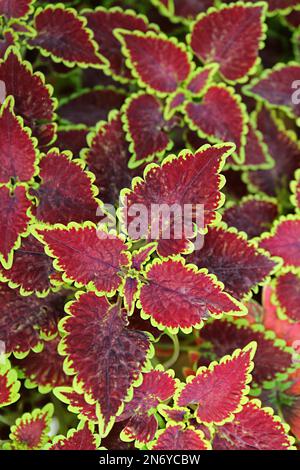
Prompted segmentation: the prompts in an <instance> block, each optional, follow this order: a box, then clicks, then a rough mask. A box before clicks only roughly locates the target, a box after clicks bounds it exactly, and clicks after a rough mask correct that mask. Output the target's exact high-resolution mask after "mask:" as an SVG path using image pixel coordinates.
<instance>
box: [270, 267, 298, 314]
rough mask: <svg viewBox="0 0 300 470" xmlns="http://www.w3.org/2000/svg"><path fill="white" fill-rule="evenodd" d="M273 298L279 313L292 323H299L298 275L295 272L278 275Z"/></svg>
mask: <svg viewBox="0 0 300 470" xmlns="http://www.w3.org/2000/svg"><path fill="white" fill-rule="evenodd" d="M275 296H276V300H277V302H278V304H279V309H280V313H282V314H284V315H285V316H287V317H288V318H289V319H291V320H293V321H296V322H299V321H300V312H299V305H300V274H298V273H297V272H284V273H282V274H280V275H279V276H278V277H277V279H276V284H275Z"/></svg>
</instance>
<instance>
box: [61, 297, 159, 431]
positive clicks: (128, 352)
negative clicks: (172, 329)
mask: <svg viewBox="0 0 300 470" xmlns="http://www.w3.org/2000/svg"><path fill="white" fill-rule="evenodd" d="M68 312H69V313H70V316H68V317H66V319H65V320H64V322H63V329H64V332H65V334H66V337H65V339H64V345H63V349H62V351H63V353H64V354H65V355H67V356H68V358H67V366H68V371H69V373H76V374H77V381H78V382H79V383H80V384H81V385H80V387H81V389H82V390H84V391H85V392H86V394H87V395H88V396H89V397H90V399H89V402H90V400H93V401H95V402H96V403H97V407H98V413H97V414H98V416H99V417H100V418H101V422H100V427H101V430H102V431H103V434H104V435H107V434H108V432H109V430H110V429H111V427H112V425H113V423H114V420H115V416H116V415H117V414H118V413H120V411H121V409H122V404H123V402H124V400H125V399H126V397H127V396H128V393H129V392H130V390H131V389H132V386H133V385H134V382H135V381H136V380H137V379H138V378H139V377H140V373H141V371H142V368H143V367H144V366H145V365H146V362H147V354H148V353H149V347H150V342H149V338H148V336H147V334H146V333H143V332H138V331H135V330H129V329H128V328H126V324H127V320H126V316H125V315H124V312H122V311H120V308H119V306H118V305H111V304H109V302H108V301H107V299H106V298H105V297H103V296H101V297H99V296H97V295H96V294H95V293H93V292H87V293H81V295H80V297H78V300H77V301H75V302H73V303H72V304H71V305H69V307H68ZM79 337H80V341H78V338H79ZM91 351H93V352H92V353H91ZM99 357H101V358H102V359H101V362H99V360H98V358H99Z"/></svg>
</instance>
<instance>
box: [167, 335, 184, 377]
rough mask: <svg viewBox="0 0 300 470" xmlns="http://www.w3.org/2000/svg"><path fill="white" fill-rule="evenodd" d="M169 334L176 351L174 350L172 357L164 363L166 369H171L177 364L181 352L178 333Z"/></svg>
mask: <svg viewBox="0 0 300 470" xmlns="http://www.w3.org/2000/svg"><path fill="white" fill-rule="evenodd" d="M168 336H169V337H170V338H171V340H172V341H173V346H174V351H173V354H172V356H171V357H170V359H168V360H167V361H166V362H165V363H164V368H165V369H169V367H172V365H173V364H175V362H176V361H177V359H178V357H179V353H180V347H179V341H178V337H177V335H168Z"/></svg>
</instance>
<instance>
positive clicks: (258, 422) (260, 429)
mask: <svg viewBox="0 0 300 470" xmlns="http://www.w3.org/2000/svg"><path fill="white" fill-rule="evenodd" d="M288 430H289V427H288V426H287V425H286V424H283V423H282V422H281V420H280V418H279V416H274V415H273V410H272V408H261V403H260V402H259V401H258V400H252V401H250V402H249V403H247V404H246V405H245V406H244V408H243V409H242V411H241V412H240V413H238V414H237V415H236V416H235V419H234V421H232V422H231V423H226V424H225V425H224V426H221V427H220V428H218V430H217V434H216V436H215V439H214V442H213V449H215V450H288V449H291V448H292V449H296V448H295V447H292V444H293V442H294V439H293V438H291V437H290V436H288V434H287V432H288Z"/></svg>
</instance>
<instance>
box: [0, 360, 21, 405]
mask: <svg viewBox="0 0 300 470" xmlns="http://www.w3.org/2000/svg"><path fill="white" fill-rule="evenodd" d="M20 387H21V383H20V382H19V380H18V374H17V372H16V371H15V370H14V369H12V367H11V365H10V362H9V360H8V359H5V360H2V361H1V362H0V408H1V407H2V406H8V405H11V404H12V403H15V402H16V401H18V399H19V398H20V395H19V393H18V392H19V390H20Z"/></svg>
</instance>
